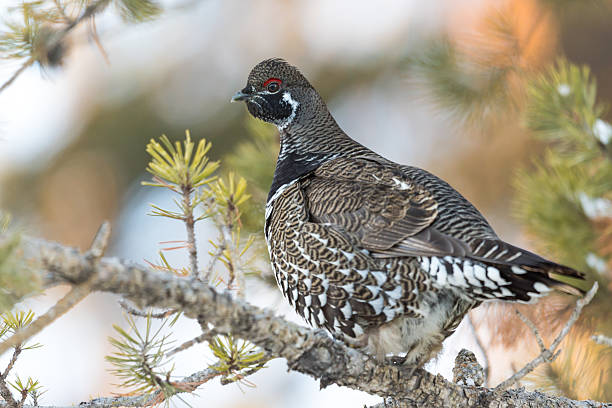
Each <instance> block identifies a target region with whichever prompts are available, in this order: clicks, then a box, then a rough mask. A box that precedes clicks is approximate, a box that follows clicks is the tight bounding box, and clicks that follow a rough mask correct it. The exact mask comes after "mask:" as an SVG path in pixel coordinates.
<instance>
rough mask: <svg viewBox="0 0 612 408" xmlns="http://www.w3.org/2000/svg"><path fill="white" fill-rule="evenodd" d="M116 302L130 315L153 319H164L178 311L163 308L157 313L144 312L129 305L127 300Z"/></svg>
mask: <svg viewBox="0 0 612 408" xmlns="http://www.w3.org/2000/svg"><path fill="white" fill-rule="evenodd" d="M118 303H119V306H121V308H122V309H123V310H125V311H126V312H127V313H129V314H131V315H132V316H138V317H150V318H153V319H165V318H167V317H170V316H172V315H173V314H175V313H177V312H178V310H176V309H169V310H164V311H162V312H159V313H149V312H145V311H143V310H138V309H136V308H135V307H133V306H132V305H130V304H129V303H128V302H126V301H125V300H123V299H121V300H119V302H118Z"/></svg>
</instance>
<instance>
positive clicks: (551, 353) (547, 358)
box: [494, 282, 599, 393]
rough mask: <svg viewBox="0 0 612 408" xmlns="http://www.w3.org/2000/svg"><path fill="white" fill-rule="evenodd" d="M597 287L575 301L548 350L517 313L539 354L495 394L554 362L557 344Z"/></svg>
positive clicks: (502, 383) (497, 388)
mask: <svg viewBox="0 0 612 408" xmlns="http://www.w3.org/2000/svg"><path fill="white" fill-rule="evenodd" d="M598 287H599V285H598V284H597V282H595V283H594V284H593V287H592V288H591V289H590V290H589V291H588V292H587V294H586V295H584V297H583V298H581V299H578V301H576V307H575V308H574V311H573V312H572V315H571V316H570V318H569V319H568V321H567V322H566V323H565V326H563V328H562V329H561V331H560V332H559V334H558V335H557V337H556V338H555V339H554V340H553V342H552V343H551V345H550V347H549V348H546V347H545V346H544V342H543V341H542V337H541V336H540V333H539V332H538V330H537V329H536V327H535V325H534V324H533V323H532V322H531V321H530V320H529V319H527V318H526V317H524V316H523V315H522V314H520V313H519V317H521V320H523V321H524V322H525V323H526V324H527V326H529V328H530V329H531V330H532V331H533V333H534V335H535V336H536V340H537V341H538V344H539V345H540V351H541V353H540V355H539V356H537V357H536V358H535V359H533V360H531V361H530V362H529V363H527V364H526V365H525V366H524V367H523V368H522V369H520V370H519V371H517V372H516V373H514V375H512V376H511V377H510V378H508V379H507V380H505V381H503V382H501V383H500V384H499V385H498V386H497V387H495V388H494V392H495V393H501V392H502V391H503V390H505V389H506V388H508V387H510V386H511V385H512V384H514V383H516V382H517V381H518V380H520V379H521V378H523V377H525V376H526V375H527V374H529V373H530V372H532V371H533V370H534V369H535V368H536V367H537V366H539V365H540V364H542V363H550V362H552V361H554V360H555V358H557V356H558V355H559V353H560V352H561V350H557V347H559V344H560V343H561V341H562V340H563V338H564V337H565V336H567V333H569V330H570V328H571V327H572V326H573V325H574V323H575V322H576V320H577V319H578V316H580V313H581V312H582V308H583V307H584V306H586V305H588V304H589V303H590V302H591V300H592V299H593V297H594V296H595V293H597V288H598ZM523 318H524V319H523Z"/></svg>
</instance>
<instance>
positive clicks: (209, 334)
mask: <svg viewBox="0 0 612 408" xmlns="http://www.w3.org/2000/svg"><path fill="white" fill-rule="evenodd" d="M215 335H216V333H215V332H213V331H207V332H205V333H202V334H200V335H199V336H197V337H195V338H193V339H191V340H189V341H186V342H184V343H183V344H181V345H180V346H178V347H176V348H174V349H172V350H170V351H169V352H168V353H166V357H170V356H173V355H175V354H176V353H180V352H181V351H184V350H187V349H188V348H189V347H192V346H195V345H196V344H199V343H202V342H205V341H208V340H210V339H211V338H213V337H214V336H215Z"/></svg>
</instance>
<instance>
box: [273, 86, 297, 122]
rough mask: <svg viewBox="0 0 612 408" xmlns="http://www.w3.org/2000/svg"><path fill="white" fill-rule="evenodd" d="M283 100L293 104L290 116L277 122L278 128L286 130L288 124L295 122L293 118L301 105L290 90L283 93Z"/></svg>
mask: <svg viewBox="0 0 612 408" xmlns="http://www.w3.org/2000/svg"><path fill="white" fill-rule="evenodd" d="M283 101H285V102H287V103H288V104H289V105H291V115H289V117H288V118H287V119H286V120H284V121H282V122H281V123H277V125H276V126H277V127H278V130H284V129H285V128H286V127H287V126H289V125H290V124H291V122H293V119H295V114H296V112H297V108H298V106H300V103H299V102H298V101H296V100H295V99H293V98H292V97H291V94H290V93H289V92H285V93H283Z"/></svg>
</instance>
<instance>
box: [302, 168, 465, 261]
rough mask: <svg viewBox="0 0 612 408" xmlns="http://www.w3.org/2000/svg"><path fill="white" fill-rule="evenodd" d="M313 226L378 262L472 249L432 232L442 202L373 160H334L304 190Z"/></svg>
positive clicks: (397, 171) (454, 253) (451, 253)
mask: <svg viewBox="0 0 612 408" xmlns="http://www.w3.org/2000/svg"><path fill="white" fill-rule="evenodd" d="M302 188H303V190H304V192H305V195H306V200H307V202H308V208H309V212H310V217H311V219H312V221H314V222H317V223H322V224H328V225H331V226H332V227H334V228H335V229H337V230H339V231H341V232H342V233H343V234H345V235H347V236H348V237H349V238H350V239H352V240H353V241H354V242H356V243H358V244H359V245H360V246H361V247H363V248H364V249H367V250H369V251H371V252H372V253H373V254H374V255H377V256H416V255H438V256H445V255H456V256H465V255H466V253H467V251H468V247H467V245H466V244H465V243H463V242H461V241H460V240H458V239H456V238H453V237H450V236H448V235H446V234H443V233H441V232H439V231H438V230H436V229H435V228H433V227H432V224H433V223H434V220H435V219H436V217H437V216H438V202H437V201H436V200H435V199H434V197H433V196H432V194H431V193H430V192H429V191H428V190H426V189H424V188H422V187H421V186H420V185H418V184H416V183H414V182H413V181H412V180H411V179H410V178H408V177H406V176H405V175H404V174H403V173H402V172H401V171H400V169H397V168H394V167H392V166H389V165H385V164H384V163H378V162H375V161H371V160H368V159H355V158H338V159H335V160H331V161H329V162H327V163H325V164H323V165H322V166H320V167H319V168H318V169H317V170H315V171H314V172H313V173H312V174H311V175H310V177H307V178H306V179H305V180H304V181H303V184H302Z"/></svg>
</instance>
